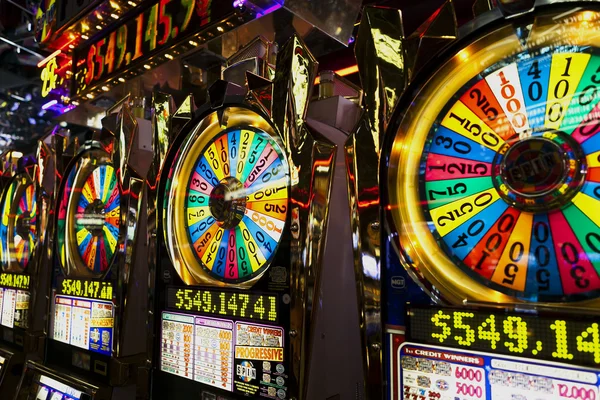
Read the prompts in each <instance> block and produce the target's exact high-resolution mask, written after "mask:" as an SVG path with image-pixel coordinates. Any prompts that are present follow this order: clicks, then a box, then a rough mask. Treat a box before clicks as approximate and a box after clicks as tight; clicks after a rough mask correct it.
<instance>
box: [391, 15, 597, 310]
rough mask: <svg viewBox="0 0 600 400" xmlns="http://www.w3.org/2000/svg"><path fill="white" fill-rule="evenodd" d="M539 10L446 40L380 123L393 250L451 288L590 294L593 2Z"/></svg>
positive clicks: (449, 293)
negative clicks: (387, 120) (410, 93)
mask: <svg viewBox="0 0 600 400" xmlns="http://www.w3.org/2000/svg"><path fill="white" fill-rule="evenodd" d="M536 12H537V17H536V18H534V19H532V18H531V17H523V18H522V19H521V20H516V21H513V23H512V24H510V25H508V24H507V25H504V26H500V27H498V26H496V27H495V28H494V29H492V30H489V31H487V32H485V33H484V34H483V35H481V36H479V37H478V38H476V39H472V40H471V41H469V42H467V43H463V44H461V45H458V47H457V48H455V49H454V51H451V52H449V57H448V59H447V62H445V63H441V64H439V65H440V66H439V67H436V69H435V70H434V71H433V73H432V74H431V75H430V77H429V79H428V80H427V81H426V82H424V83H423V84H422V85H421V86H419V87H418V89H416V91H415V94H414V97H413V98H412V103H413V104H414V105H413V108H412V109H411V113H409V114H407V115H406V116H404V117H403V118H401V117H399V116H397V117H396V120H395V122H394V123H393V124H392V129H391V130H390V131H389V132H388V134H389V136H388V142H387V147H386V148H387V149H388V150H387V157H389V158H388V160H389V164H388V166H387V170H386V171H384V173H385V174H386V179H387V181H385V182H386V183H387V184H388V193H387V194H388V197H387V201H388V202H389V203H388V204H387V207H386V208H387V209H388V210H389V215H390V217H391V221H392V226H395V227H404V228H403V229H402V230H400V235H399V245H400V246H401V248H402V249H403V250H404V251H405V252H406V256H405V257H403V259H404V260H405V264H406V266H407V267H409V268H412V269H413V270H414V271H415V272H417V273H418V274H419V275H420V276H421V277H422V278H423V281H424V282H428V285H429V289H430V290H437V291H439V292H440V294H441V295H442V296H443V297H445V298H446V299H449V300H451V301H453V302H460V301H462V300H463V299H469V300H472V301H481V302H495V301H498V302H514V301H537V302H552V303H564V302H573V301H586V300H587V301H591V300H592V299H596V298H598V296H600V212H598V209H599V208H600V35H599V34H598V33H596V29H597V27H598V26H599V25H600V14H598V13H597V12H595V11H591V10H588V11H580V10H576V11H572V12H566V13H565V12H564V9H562V10H561V11H558V12H553V11H541V10H540V11H538V10H536ZM561 12H562V13H563V14H561ZM558 26H560V27H561V29H560V30H557V29H551V28H553V27H558ZM523 27H528V29H531V32H530V33H529V35H528V36H523V35H522V32H523V31H522V29H523ZM549 29H550V30H552V31H554V34H553V35H547V34H546V33H545V32H546V31H547V30H549ZM407 104H408V103H407ZM398 108H402V107H398ZM398 114H399V112H396V115H398ZM403 144H409V145H403ZM384 152H385V150H384Z"/></svg>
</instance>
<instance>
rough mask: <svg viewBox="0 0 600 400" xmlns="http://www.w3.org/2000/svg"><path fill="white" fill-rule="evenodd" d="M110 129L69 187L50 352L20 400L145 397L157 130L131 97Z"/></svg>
mask: <svg viewBox="0 0 600 400" xmlns="http://www.w3.org/2000/svg"><path fill="white" fill-rule="evenodd" d="M102 123H103V128H102V131H101V132H99V133H97V134H95V136H94V138H93V140H90V141H87V142H85V143H83V144H82V145H81V146H80V148H79V149H78V151H77V154H76V155H75V156H74V158H73V159H72V160H71V162H70V163H69V164H68V166H67V167H66V170H65V172H64V178H63V181H62V183H61V185H60V190H59V194H58V196H57V199H56V207H55V210H56V215H55V217H56V232H55V242H54V257H53V260H54V263H53V265H52V271H51V292H50V296H49V298H50V306H49V310H50V313H49V317H48V321H47V322H48V324H49V328H48V339H47V341H46V354H45V359H44V362H43V364H42V363H34V362H30V363H28V364H27V366H26V368H25V370H24V372H23V376H22V381H21V384H20V388H19V392H18V397H17V398H18V399H29V398H36V399H37V398H40V399H46V398H48V399H54V398H69V399H70V398H81V399H84V398H88V399H130V398H135V397H136V395H143V393H144V390H145V389H144V385H145V383H144V380H143V375H144V374H143V372H139V371H138V369H141V368H142V367H143V366H145V360H146V353H145V350H146V348H145V345H146V343H145V338H146V333H147V329H146V323H147V322H146V318H147V315H148V297H149V295H148V293H149V288H148V284H147V282H148V279H147V275H148V269H147V260H146V252H145V247H146V238H145V235H144V232H145V219H142V218H141V215H140V214H143V213H145V210H144V206H143V201H144V192H143V188H144V185H143V179H144V176H145V173H146V172H147V169H148V167H149V164H150V162H149V161H147V160H149V159H151V156H150V151H151V150H150V148H151V145H150V143H146V142H144V135H146V137H147V138H148V137H149V133H150V129H149V126H150V122H149V121H145V120H142V119H139V118H135V117H134V115H133V112H132V110H131V108H130V103H129V97H127V98H125V99H123V100H122V101H121V102H119V103H117V105H115V107H114V108H113V109H112V110H109V112H108V115H107V117H105V118H104V119H103V121H102ZM140 221H143V222H141V223H140ZM138 235H139V236H138ZM140 375H141V376H142V378H140V382H141V383H140V389H139V391H138V388H137V383H138V377H139V376H140ZM71 393H77V396H79V397H77V396H75V395H73V394H71ZM61 396H62V397H61Z"/></svg>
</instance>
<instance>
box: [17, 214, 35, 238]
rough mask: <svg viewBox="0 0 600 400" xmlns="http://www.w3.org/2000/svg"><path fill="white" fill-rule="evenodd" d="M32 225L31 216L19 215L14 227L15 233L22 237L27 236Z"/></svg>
mask: <svg viewBox="0 0 600 400" xmlns="http://www.w3.org/2000/svg"><path fill="white" fill-rule="evenodd" d="M32 225H33V224H32V223H31V218H30V217H29V216H25V215H21V216H19V217H18V218H17V222H16V227H15V229H16V231H17V235H19V236H21V237H22V238H25V237H27V236H29V233H30V232H31V226H32Z"/></svg>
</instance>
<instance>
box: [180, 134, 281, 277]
mask: <svg viewBox="0 0 600 400" xmlns="http://www.w3.org/2000/svg"><path fill="white" fill-rule="evenodd" d="M187 179H188V186H187V189H186V192H185V197H186V198H185V202H184V204H185V215H186V218H185V229H186V231H187V238H188V240H189V242H190V243H191V244H192V246H193V253H194V256H195V258H196V261H197V262H198V264H199V265H200V266H201V268H202V269H203V270H204V271H205V272H206V273H208V274H209V275H210V276H211V277H213V278H215V279H217V280H220V281H224V282H243V281H247V280H249V279H251V278H253V277H254V276H256V275H258V274H260V273H261V272H263V271H264V269H265V268H267V267H268V265H269V262H270V261H271V260H272V258H273V257H274V255H275V250H276V248H277V246H278V244H279V242H280V240H281V237H282V234H283V228H284V225H285V221H286V218H287V203H288V185H289V169H288V164H287V161H286V158H285V156H284V152H283V151H282V149H281V148H280V146H279V144H278V143H277V142H276V141H275V140H274V139H273V137H272V136H271V135H269V134H268V133H266V132H265V131H263V130H261V129H258V128H253V127H249V126H248V127H243V128H239V127H236V128H230V129H227V130H224V131H221V132H219V133H218V134H216V135H215V136H214V137H213V138H212V139H211V140H210V141H209V142H208V143H207V144H206V145H205V146H204V148H203V149H202V150H201V151H200V152H199V154H198V159H197V161H196V163H195V164H194V167H193V171H192V172H191V174H190V175H189V177H188V178H187Z"/></svg>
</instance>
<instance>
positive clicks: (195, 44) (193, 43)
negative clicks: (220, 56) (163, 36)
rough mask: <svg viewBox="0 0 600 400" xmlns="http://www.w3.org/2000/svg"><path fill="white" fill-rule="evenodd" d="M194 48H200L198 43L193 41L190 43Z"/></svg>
mask: <svg viewBox="0 0 600 400" xmlns="http://www.w3.org/2000/svg"><path fill="white" fill-rule="evenodd" d="M189 43H190V44H191V45H192V46H198V43H196V42H194V41H193V40H190V42H189Z"/></svg>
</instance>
